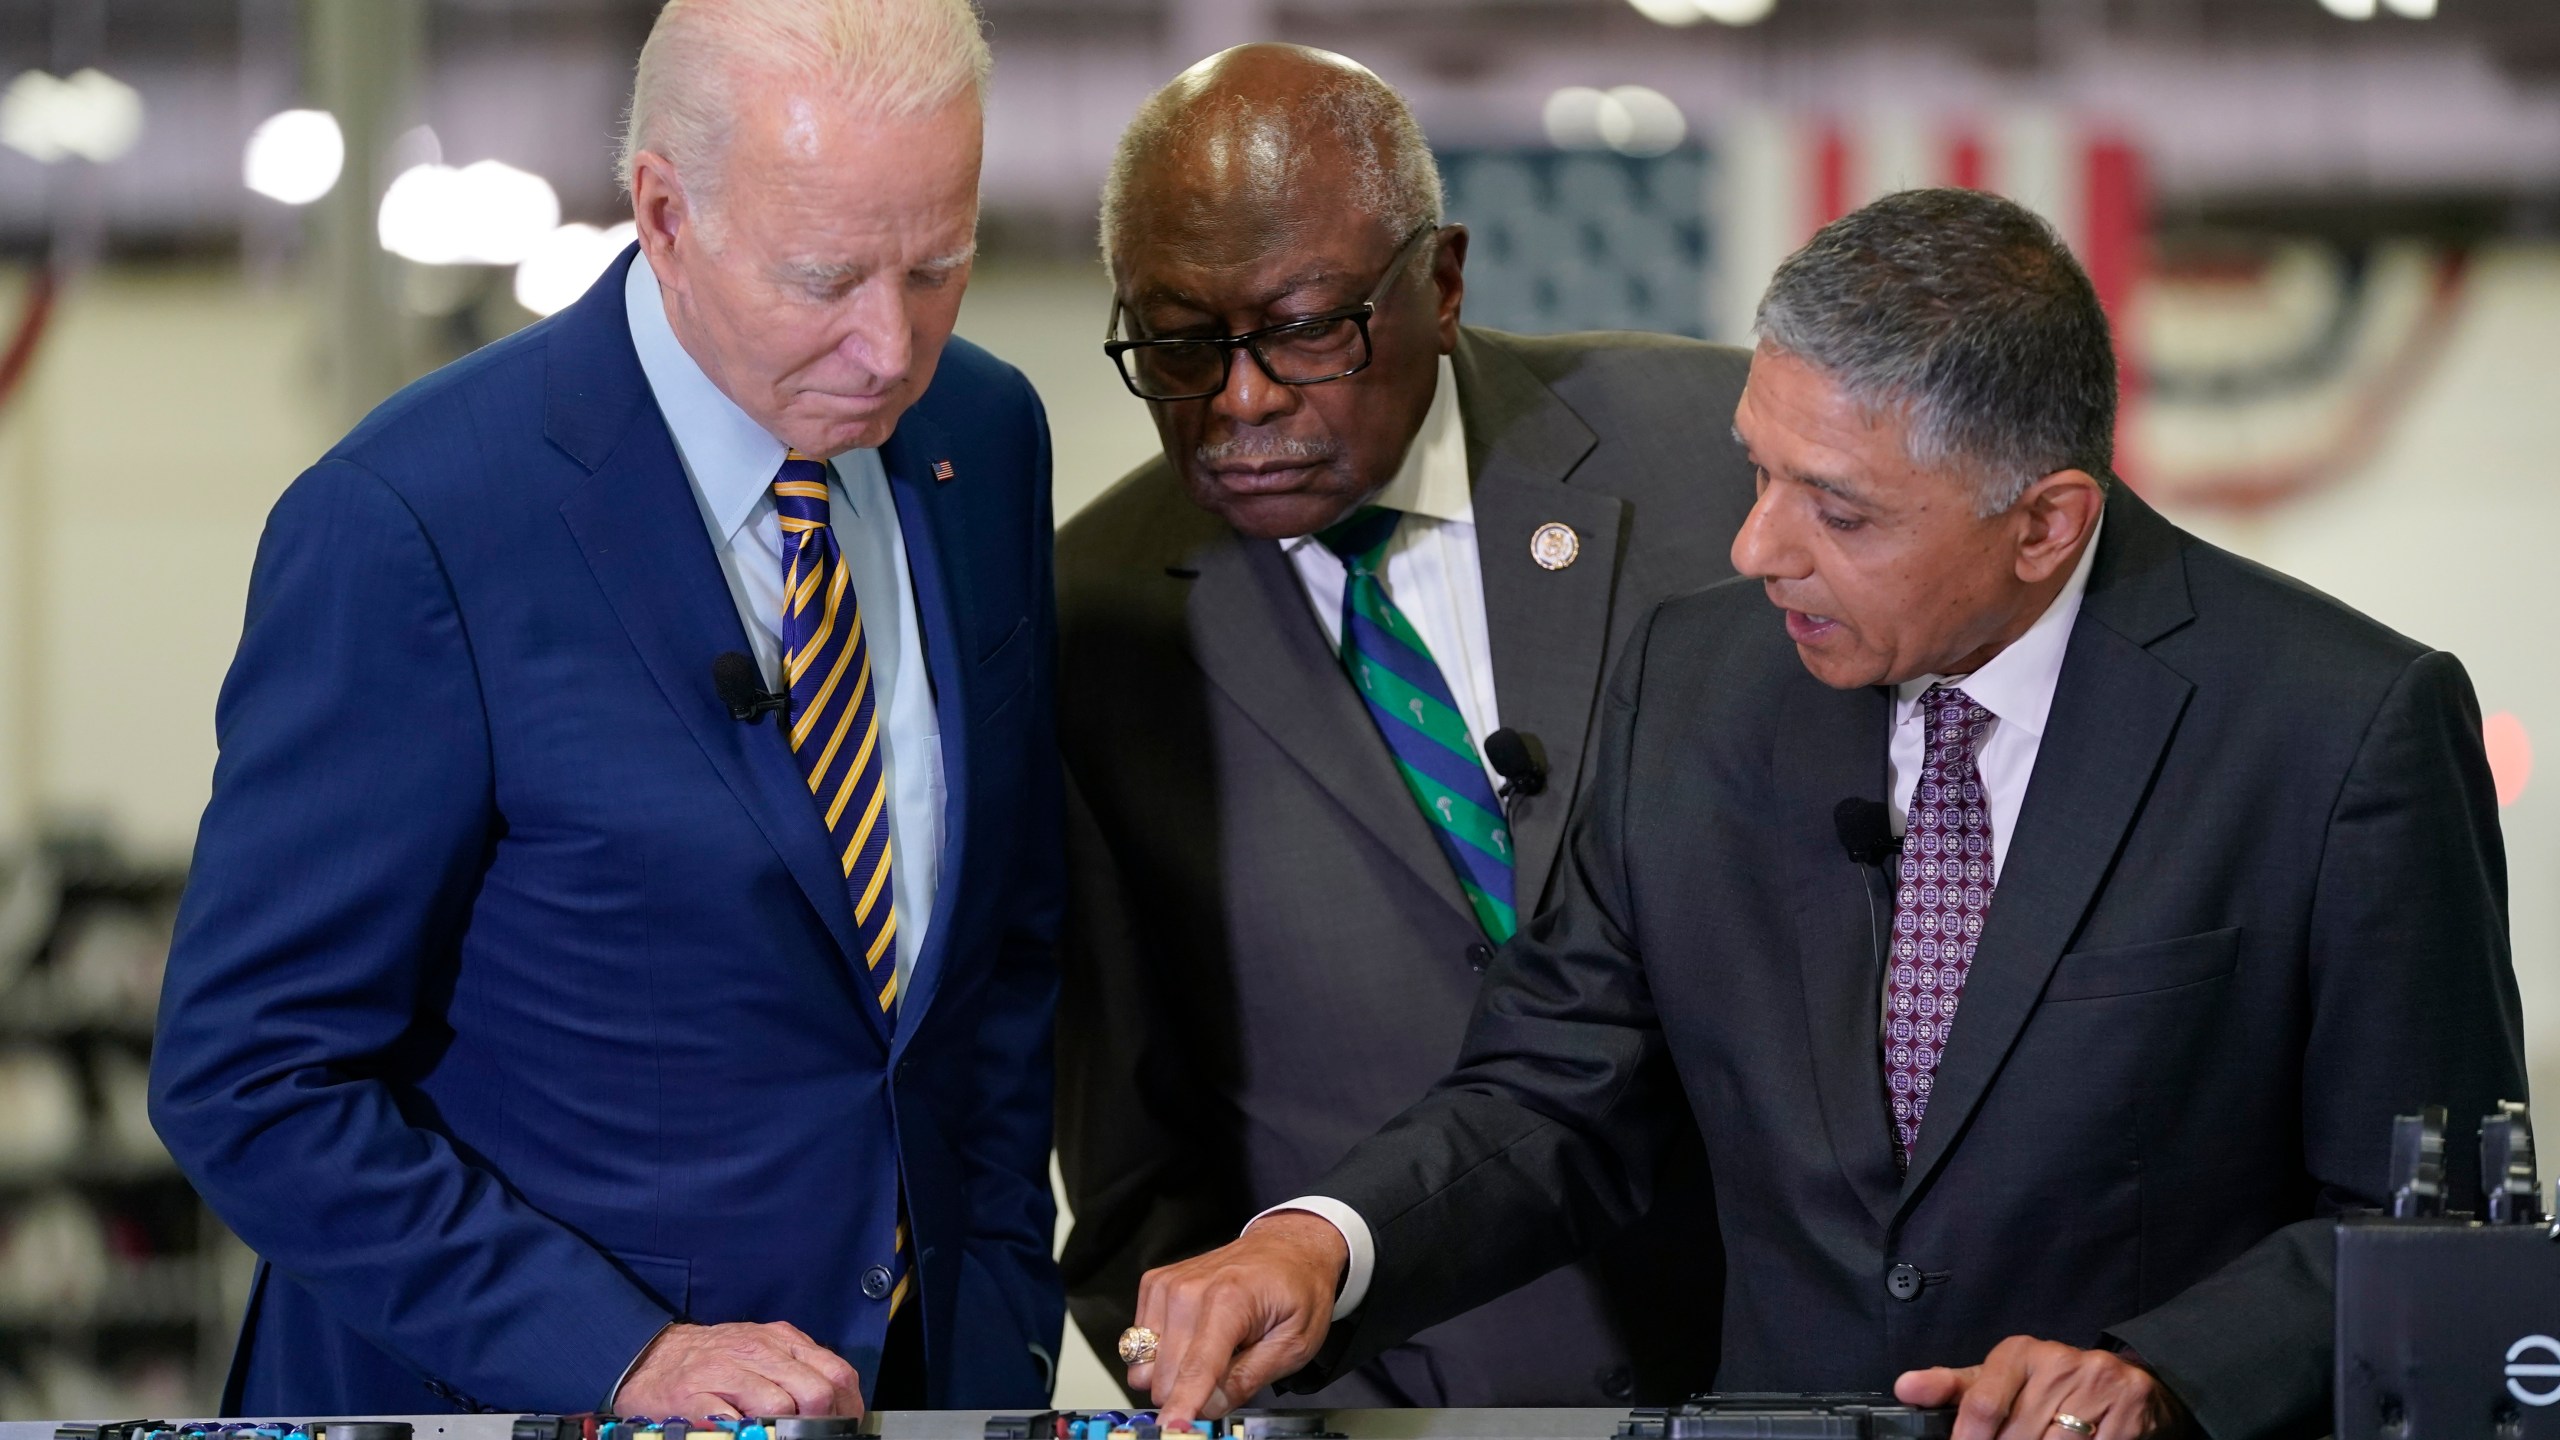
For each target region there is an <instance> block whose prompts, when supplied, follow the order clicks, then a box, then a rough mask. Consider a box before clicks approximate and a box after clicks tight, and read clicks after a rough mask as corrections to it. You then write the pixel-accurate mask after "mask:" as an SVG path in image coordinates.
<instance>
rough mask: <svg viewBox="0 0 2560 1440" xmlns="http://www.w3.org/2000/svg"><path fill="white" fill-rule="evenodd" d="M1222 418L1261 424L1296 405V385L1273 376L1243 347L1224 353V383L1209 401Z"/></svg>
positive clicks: (1240, 422)
mask: <svg viewBox="0 0 2560 1440" xmlns="http://www.w3.org/2000/svg"><path fill="white" fill-rule="evenodd" d="M1210 405H1211V408H1213V409H1215V410H1216V411H1217V413H1218V415H1219V417H1220V418H1221V419H1225V420H1229V421H1232V422H1234V423H1235V424H1237V425H1262V424H1266V423H1268V422H1269V421H1270V420H1271V419H1272V418H1273V417H1274V416H1278V415H1283V414H1286V413H1287V412H1289V411H1291V410H1294V409H1296V408H1297V405H1298V397H1297V392H1296V389H1295V387H1293V386H1288V385H1283V384H1281V383H1280V382H1279V381H1277V380H1274V379H1272V378H1271V376H1270V375H1269V374H1268V373H1267V372H1265V371H1264V370H1263V368H1262V362H1260V361H1258V360H1256V359H1254V358H1253V356H1252V354H1251V353H1249V352H1248V350H1247V349H1246V347H1244V346H1242V345H1238V346H1236V347H1235V348H1234V349H1233V350H1230V351H1229V352H1228V353H1227V383H1226V387H1225V388H1224V389H1221V390H1220V391H1219V392H1218V393H1217V395H1216V396H1215V397H1213V398H1212V400H1211V401H1210Z"/></svg>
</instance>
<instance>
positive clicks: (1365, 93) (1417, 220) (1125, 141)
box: [1102, 44, 1442, 275]
mask: <svg viewBox="0 0 2560 1440" xmlns="http://www.w3.org/2000/svg"><path fill="white" fill-rule="evenodd" d="M1441 205H1442V197H1441V189H1440V169H1439V166H1438V164H1437V163H1436V162H1434V161H1433V159H1432V157H1431V148H1430V145H1429V142H1427V141H1426V140H1424V138H1423V135H1422V127H1421V126H1419V125H1417V124H1415V123H1414V119H1413V112H1412V111H1411V110H1410V109H1408V108H1407V107H1406V105H1405V103H1404V98H1403V97H1402V96H1400V95H1398V94H1396V92H1395V91H1394V90H1393V89H1391V88H1389V87H1388V85H1387V83H1386V82H1385V81H1383V80H1381V79H1379V78H1378V77H1377V76H1376V75H1375V74H1373V73H1372V72H1371V71H1370V70H1369V69H1368V68H1367V67H1366V66H1363V65H1361V64H1359V63H1358V62H1356V61H1353V60H1350V59H1347V58H1345V57H1343V56H1340V55H1336V54H1334V53H1332V52H1331V51H1327V50H1315V49H1310V48H1308V47H1306V46H1303V45H1278V44H1254V45H1239V46H1237V47H1235V48H1234V49H1232V50H1224V51H1220V52H1219V53H1218V54H1215V55H1212V56H1210V57H1209V58H1208V59H1206V60H1203V61H1201V62H1200V63H1199V64H1197V65H1194V66H1192V67H1191V68H1190V69H1188V70H1185V71H1184V72H1182V73H1181V74H1180V75H1177V76H1175V77H1174V79H1173V82H1172V83H1171V84H1168V85H1166V86H1165V87H1164V88H1163V89H1161V90H1159V91H1157V92H1156V93H1155V94H1154V95H1152V96H1150V97H1148V99H1147V102H1146V103H1145V104H1144V105H1141V106H1140V107H1139V108H1138V114H1137V117H1136V118H1135V119H1133V120H1131V121H1130V122H1129V128H1128V130H1127V131H1126V132H1125V133H1124V134H1122V136H1121V137H1120V148H1119V151H1118V153H1117V154H1116V155H1115V156H1114V157H1113V159H1112V165H1111V175H1110V178H1109V180H1108V181H1107V182H1106V183H1105V185H1104V187H1103V193H1102V251H1103V258H1104V260H1105V261H1107V262H1108V263H1109V264H1110V266H1111V268H1112V272H1113V273H1114V274H1115V275H1118V274H1121V273H1123V270H1122V264H1121V259H1122V255H1123V253H1124V251H1125V250H1126V248H1127V241H1128V238H1129V236H1130V234H1131V231H1132V227H1145V228H1146V229H1147V230H1148V231H1150V232H1152V233H1155V234H1159V235H1161V234H1167V233H1172V234H1197V235H1200V236H1202V237H1204V238H1205V237H1207V236H1209V235H1210V234H1212V233H1215V234H1219V235H1223V236H1225V237H1227V238H1229V239H1230V240H1231V241H1232V242H1234V243H1238V244H1243V245H1247V246H1256V245H1262V244H1267V243H1270V242H1272V241H1274V240H1277V239H1279V238H1280V237H1282V236H1285V235H1287V234H1289V233H1291V232H1293V231H1295V230H1297V229H1298V228H1299V227H1301V226H1302V225H1304V224H1306V223H1308V222H1310V221H1313V220H1322V221H1324V222H1326V223H1331V224H1339V223H1340V221H1341V219H1342V217H1344V216H1345V215H1346V214H1347V215H1356V216H1360V217H1363V218H1365V219H1367V220H1368V221H1370V222H1371V223H1373V224H1375V225H1377V226H1378V227H1379V228H1380V229H1381V230H1382V231H1384V232H1386V233H1388V234H1389V235H1391V236H1393V237H1395V238H1396V239H1399V240H1400V239H1402V238H1403V237H1404V236H1406V235H1409V234H1411V233H1412V232H1413V231H1414V230H1416V229H1418V228H1420V227H1421V226H1423V225H1425V224H1430V223H1436V222H1437V221H1438V220H1439V218H1440V210H1441Z"/></svg>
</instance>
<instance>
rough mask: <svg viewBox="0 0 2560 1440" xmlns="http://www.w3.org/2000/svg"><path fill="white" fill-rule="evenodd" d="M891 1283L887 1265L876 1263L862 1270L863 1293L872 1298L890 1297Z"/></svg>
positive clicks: (884, 1298) (883, 1298) (882, 1298)
mask: <svg viewBox="0 0 2560 1440" xmlns="http://www.w3.org/2000/svg"><path fill="white" fill-rule="evenodd" d="M891 1283H892V1282H891V1281H890V1279H889V1267H888V1266H886V1265H874V1266H872V1267H871V1268H870V1269H868V1270H865V1271H863V1272H862V1293H863V1294H864V1295H866V1296H869V1297H870V1298H871V1299H874V1300H886V1299H888V1298H889V1287H890V1284H891Z"/></svg>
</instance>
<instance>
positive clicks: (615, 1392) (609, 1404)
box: [601, 1320, 684, 1415]
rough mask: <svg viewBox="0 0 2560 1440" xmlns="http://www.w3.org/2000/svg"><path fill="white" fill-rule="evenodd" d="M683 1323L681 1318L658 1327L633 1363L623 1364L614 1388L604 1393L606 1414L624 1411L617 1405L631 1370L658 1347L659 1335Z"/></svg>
mask: <svg viewBox="0 0 2560 1440" xmlns="http://www.w3.org/2000/svg"><path fill="white" fill-rule="evenodd" d="M683 1323H684V1322H683V1321H681V1320H670V1321H668V1322H667V1323H666V1324H664V1325H661V1326H659V1327H658V1329H657V1332H656V1333H655V1334H652V1335H651V1336H650V1337H649V1343H648V1344H646V1345H643V1346H641V1347H640V1353H639V1354H637V1355H634V1356H632V1357H631V1363H630V1364H628V1365H625V1366H623V1367H622V1373H621V1374H620V1375H617V1376H615V1377H614V1380H613V1388H612V1389H610V1390H608V1391H606V1392H605V1393H604V1406H603V1408H602V1411H601V1413H603V1414H606V1415H619V1414H621V1413H622V1412H621V1411H620V1410H619V1409H617V1408H615V1407H616V1405H617V1404H618V1403H619V1402H620V1401H621V1399H622V1386H623V1382H625V1381H627V1380H629V1379H630V1378H631V1372H632V1371H634V1370H637V1369H639V1368H640V1362H641V1361H643V1360H646V1359H648V1358H649V1352H650V1351H651V1350H654V1349H656V1348H657V1345H658V1337H659V1336H660V1335H664V1334H666V1333H667V1332H668V1331H670V1330H673V1329H674V1328H676V1327H677V1326H678V1325H681V1324H683Z"/></svg>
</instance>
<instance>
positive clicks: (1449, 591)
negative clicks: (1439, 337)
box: [1280, 355, 1502, 791]
mask: <svg viewBox="0 0 2560 1440" xmlns="http://www.w3.org/2000/svg"><path fill="white" fill-rule="evenodd" d="M1370 503H1371V504H1373V505H1380V506H1384V507H1385V508H1387V509H1389V510H1400V511H1402V512H1404V517H1405V518H1404V523H1402V524H1400V525H1398V526H1397V527H1396V533H1395V538H1394V539H1393V540H1390V541H1388V542H1387V563H1386V565H1385V567H1384V568H1383V569H1382V571H1381V572H1380V574H1379V576H1378V579H1379V580H1380V582H1381V583H1383V584H1384V585H1385V587H1386V591H1387V598H1388V599H1390V600H1393V601H1394V602H1395V603H1396V609H1398V610H1400V611H1402V612H1404V617H1405V618H1406V619H1407V620H1410V621H1412V622H1413V628H1414V631H1415V633H1416V634H1419V635H1420V636H1421V637H1422V643H1423V644H1425V645H1427V646H1429V647H1431V658H1432V660H1433V661H1434V662H1435V663H1436V664H1438V665H1439V667H1440V677H1441V678H1442V679H1444V680H1446V681H1448V682H1449V693H1450V694H1451V695H1452V696H1454V697H1456V699H1457V702H1458V716H1459V718H1460V719H1462V720H1464V721H1466V722H1467V735H1468V736H1469V738H1471V739H1473V740H1474V741H1475V742H1476V763H1477V764H1479V765H1482V766H1484V773H1485V779H1486V780H1488V781H1490V782H1491V783H1492V785H1493V788H1494V789H1495V790H1496V791H1500V790H1501V788H1502V776H1501V774H1500V772H1498V771H1496V770H1495V769H1494V768H1493V766H1492V765H1491V764H1490V763H1488V762H1486V760H1485V758H1484V740H1485V737H1486V736H1488V735H1490V734H1492V733H1493V732H1494V731H1496V730H1499V729H1501V728H1502V712H1501V709H1500V707H1499V706H1498V705H1497V704H1496V703H1495V700H1494V694H1493V640H1492V637H1491V636H1490V635H1488V634H1487V633H1486V630H1485V622H1484V565H1483V562H1482V561H1481V560H1480V559H1479V558H1478V556H1477V554H1476V502H1475V495H1474V487H1473V482H1472V481H1471V480H1470V479H1469V477H1468V475H1467V431H1466V426H1465V425H1464V424H1462V423H1461V422H1460V419H1459V415H1458V369H1457V367H1456V366H1455V365H1453V364H1451V363H1450V361H1449V357H1448V356H1446V355H1443V356H1441V357H1440V381H1439V386H1438V388H1437V389H1435V390H1434V391H1433V392H1432V395H1431V408H1430V409H1429V410H1428V411H1426V412H1424V414H1423V417H1422V428H1421V429H1419V430H1417V431H1415V432H1414V436H1413V445H1412V447H1411V448H1409V449H1407V450H1406V451H1405V455H1404V464H1403V466H1402V467H1400V468H1399V469H1398V470H1397V471H1396V478H1395V479H1393V480H1391V481H1389V482H1388V483H1387V488H1386V489H1384V490H1381V491H1379V492H1378V498H1377V499H1375V500H1373V501H1371V502H1370ZM1280 548H1281V549H1282V550H1283V551H1286V552H1287V553H1288V556H1289V561H1290V563H1291V564H1293V565H1295V566H1296V567H1297V569H1298V583H1299V584H1300V585H1302V586H1304V587H1306V592H1307V603H1308V604H1309V605H1312V606H1314V607H1315V612H1316V619H1317V620H1319V621H1321V622H1323V624H1324V633H1325V637H1326V638H1327V639H1328V640H1331V641H1332V642H1333V648H1334V650H1335V651H1336V653H1339V652H1340V651H1341V649H1342V587H1343V583H1344V580H1345V579H1346V574H1345V572H1344V570H1343V568H1342V560H1341V557H1339V556H1337V555H1335V554H1334V553H1333V552H1332V551H1331V550H1328V549H1326V548H1325V545H1324V542H1323V541H1321V540H1319V539H1317V538H1316V537H1315V536H1313V535H1301V536H1299V537H1298V538H1297V539H1295V540H1284V541H1282V542H1280Z"/></svg>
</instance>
